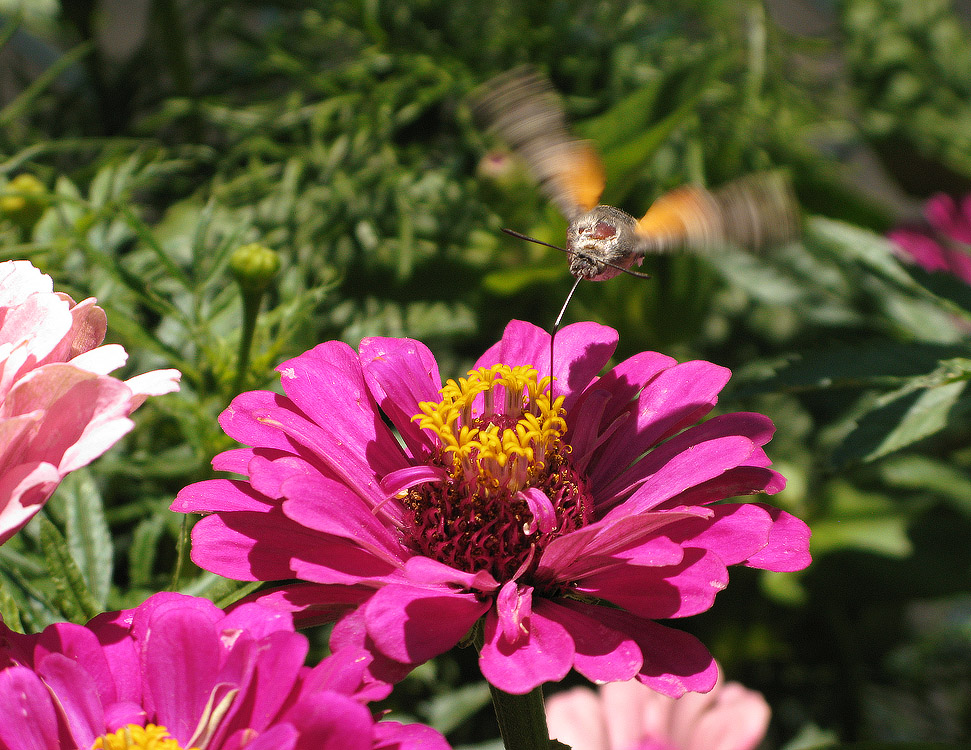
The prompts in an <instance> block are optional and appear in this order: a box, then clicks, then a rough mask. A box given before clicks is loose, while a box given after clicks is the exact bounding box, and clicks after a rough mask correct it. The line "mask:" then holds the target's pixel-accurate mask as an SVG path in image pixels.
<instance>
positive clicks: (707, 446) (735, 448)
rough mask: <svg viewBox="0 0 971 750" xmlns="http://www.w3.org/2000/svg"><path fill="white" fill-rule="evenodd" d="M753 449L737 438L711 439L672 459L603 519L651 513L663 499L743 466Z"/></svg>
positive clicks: (747, 440) (746, 441) (749, 441)
mask: <svg viewBox="0 0 971 750" xmlns="http://www.w3.org/2000/svg"><path fill="white" fill-rule="evenodd" d="M753 449H754V445H753V443H752V441H751V440H749V439H748V438H747V437H740V436H728V437H721V438H715V439H714V440H709V441H707V442H704V443H700V444H698V445H695V446H693V448H692V450H690V451H683V452H681V453H678V454H677V455H675V456H672V457H671V458H670V459H669V460H668V461H667V462H666V463H665V464H664V465H663V466H661V467H659V468H658V470H657V471H656V472H655V473H654V474H653V475H652V476H650V477H649V478H648V479H646V480H645V481H644V482H643V484H641V485H640V487H638V488H637V490H636V491H635V492H634V493H633V494H632V495H631V496H630V497H629V498H628V499H627V500H625V501H624V502H623V503H621V504H620V505H618V506H617V507H615V508H614V509H613V510H611V511H610V512H608V513H607V515H606V516H604V518H605V519H607V518H616V517H618V516H626V515H634V514H637V513H644V512H645V511H648V510H651V509H652V508H654V507H656V506H657V505H659V504H660V503H662V502H664V501H665V500H669V499H670V498H672V497H675V496H676V495H679V494H680V493H682V492H684V491H685V490H687V489H689V488H691V487H694V486H696V485H698V484H701V483H702V482H707V481H708V480H710V479H713V478H715V477H717V476H719V475H721V474H723V473H724V472H726V471H728V470H730V469H734V468H735V467H736V466H739V465H740V464H743V463H744V462H745V460H746V459H747V458H748V457H749V456H751V455H752V451H753ZM649 459H650V457H648V458H647V459H644V460H649Z"/></svg>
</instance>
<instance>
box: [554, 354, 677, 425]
mask: <svg viewBox="0 0 971 750" xmlns="http://www.w3.org/2000/svg"><path fill="white" fill-rule="evenodd" d="M676 364H677V360H675V359H674V358H673V357H669V356H667V355H666V354H658V353H657V352H639V353H638V354H635V355H634V356H632V357H630V358H628V359H625V360H624V361H623V362H621V363H620V364H619V365H617V366H616V367H614V368H613V369H611V370H608V371H607V372H606V373H604V375H603V376H602V377H601V378H600V379H599V380H597V382H596V383H594V384H593V385H591V386H590V387H589V388H588V389H587V391H586V393H585V394H584V395H583V397H582V398H581V399H580V402H578V403H577V405H576V407H575V408H580V407H581V406H582V404H583V403H584V402H585V401H586V399H587V397H588V395H587V394H589V393H592V392H594V391H603V392H605V393H607V394H609V397H610V398H609V401H608V404H607V406H606V408H605V409H604V411H603V423H604V424H608V423H610V422H613V421H614V420H615V419H616V418H617V417H618V416H620V414H621V412H623V411H624V410H625V409H627V407H628V406H629V405H630V403H631V401H633V400H634V399H635V398H637V394H638V393H640V392H641V390H642V389H643V388H644V386H645V385H647V384H648V383H649V382H650V381H651V380H652V379H653V378H654V377H656V376H657V375H658V374H659V373H661V372H663V371H664V370H667V369H668V368H669V367H673V366H674V365H676ZM567 422H568V423H570V422H571V420H570V415H569V414H567ZM571 429H573V427H572V425H571Z"/></svg>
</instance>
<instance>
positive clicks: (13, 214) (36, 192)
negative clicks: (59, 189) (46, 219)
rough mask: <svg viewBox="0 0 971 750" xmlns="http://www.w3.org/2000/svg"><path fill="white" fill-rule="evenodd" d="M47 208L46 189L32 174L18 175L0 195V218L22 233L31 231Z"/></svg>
mask: <svg viewBox="0 0 971 750" xmlns="http://www.w3.org/2000/svg"><path fill="white" fill-rule="evenodd" d="M46 207H47V188H46V187H44V183H42V182H41V181H40V180H38V179H37V178H36V177H34V176H33V175H32V174H26V173H25V174H19V175H17V176H16V177H14V178H13V179H12V180H10V182H8V183H7V184H6V186H5V187H4V188H3V192H2V193H0V217H3V218H4V219H7V221H10V222H11V223H13V224H16V225H17V226H18V227H20V228H21V229H23V230H24V231H30V230H31V229H33V227H34V224H36V223H37V220H38V219H40V217H41V214H43V213H44V209H45V208H46Z"/></svg>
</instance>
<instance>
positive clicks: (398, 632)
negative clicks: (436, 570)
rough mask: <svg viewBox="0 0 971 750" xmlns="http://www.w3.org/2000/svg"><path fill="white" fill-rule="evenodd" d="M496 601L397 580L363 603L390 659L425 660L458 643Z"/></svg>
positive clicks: (371, 629)
mask: <svg viewBox="0 0 971 750" xmlns="http://www.w3.org/2000/svg"><path fill="white" fill-rule="evenodd" d="M491 604H492V602H491V601H489V600H486V601H479V599H478V597H476V596H475V594H464V593H458V592H454V591H449V590H447V589H439V588H419V587H417V586H405V585H400V584H392V585H389V586H385V587H383V588H381V589H378V590H377V591H376V592H375V593H374V596H372V597H371V598H370V599H369V600H368V601H367V604H365V605H364V606H365V622H366V624H367V633H368V635H369V636H371V638H372V639H373V640H374V643H375V644H376V645H377V647H378V648H379V649H380V650H381V652H382V653H383V654H385V655H386V656H388V657H389V658H391V659H394V660H395V661H398V662H402V663H408V662H410V663H413V664H420V663H422V662H425V661H428V660H429V659H431V658H433V657H435V656H438V655H439V654H442V653H445V652H446V651H448V650H449V649H450V648H451V647H452V646H454V645H455V644H456V643H458V642H459V641H460V640H461V639H462V638H463V637H464V636H465V634H466V633H468V632H469V628H471V627H472V625H473V624H474V623H475V621H476V620H478V619H479V618H480V617H481V616H482V615H483V614H485V613H486V611H487V610H489V608H490V606H491Z"/></svg>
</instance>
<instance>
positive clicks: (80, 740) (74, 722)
mask: <svg viewBox="0 0 971 750" xmlns="http://www.w3.org/2000/svg"><path fill="white" fill-rule="evenodd" d="M35 671H36V672H37V674H38V676H39V677H40V678H41V679H42V680H44V684H45V685H47V687H48V689H49V690H51V691H52V692H53V693H54V695H56V696H57V703H58V710H59V711H60V712H61V713H62V714H63V716H64V719H65V723H66V724H67V727H68V731H69V732H70V733H71V737H72V739H73V740H74V742H75V743H76V745H77V747H85V748H86V747H91V746H92V745H93V744H94V741H95V740H96V739H97V738H98V737H99V736H101V735H102V734H103V733H104V726H105V721H104V705H103V704H102V702H101V696H99V695H98V691H97V690H92V689H91V688H92V685H91V682H90V680H91V677H90V675H88V673H87V672H86V671H85V669H84V668H83V667H82V666H81V665H80V664H78V663H77V662H75V661H73V660H72V659H70V658H68V657H67V656H64V655H63V654H48V655H47V656H45V657H43V658H42V659H38V661H37V665H36V667H35ZM112 692H114V691H113V690H112Z"/></svg>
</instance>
